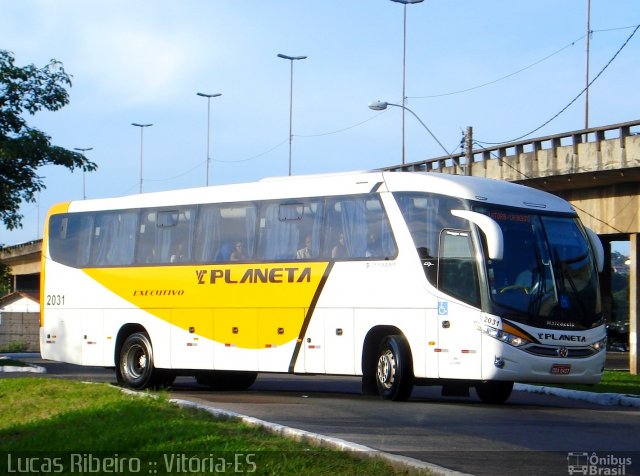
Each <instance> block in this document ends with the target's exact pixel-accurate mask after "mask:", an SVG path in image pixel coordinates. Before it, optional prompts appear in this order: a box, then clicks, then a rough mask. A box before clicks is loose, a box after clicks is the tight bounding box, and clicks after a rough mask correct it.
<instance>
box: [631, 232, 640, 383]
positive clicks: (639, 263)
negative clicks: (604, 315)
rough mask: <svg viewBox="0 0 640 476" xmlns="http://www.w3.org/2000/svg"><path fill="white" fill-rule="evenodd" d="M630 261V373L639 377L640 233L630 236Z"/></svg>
mask: <svg viewBox="0 0 640 476" xmlns="http://www.w3.org/2000/svg"><path fill="white" fill-rule="evenodd" d="M629 244H630V246H629V248H630V253H629V254H630V255H631V256H630V260H631V265H630V266H629V273H630V276H629V373H630V374H631V375H638V370H640V355H638V317H639V316H638V313H639V311H640V309H639V307H638V306H640V288H639V286H640V280H639V279H638V272H640V233H631V234H630V235H629Z"/></svg>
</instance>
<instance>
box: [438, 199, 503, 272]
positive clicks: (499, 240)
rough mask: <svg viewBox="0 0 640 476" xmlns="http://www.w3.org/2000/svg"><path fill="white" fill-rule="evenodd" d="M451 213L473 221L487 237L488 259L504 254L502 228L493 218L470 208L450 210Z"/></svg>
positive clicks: (497, 257)
mask: <svg viewBox="0 0 640 476" xmlns="http://www.w3.org/2000/svg"><path fill="white" fill-rule="evenodd" d="M451 214H452V215H453V216H456V217H460V218H464V219H465V220H469V221H470V222H471V223H475V224H476V225H477V226H478V228H480V229H481V230H482V233H484V236H485V237H486V239H487V249H488V252H489V259H497V260H501V259H502V256H503V254H504V236H503V235H502V228H500V225H498V223H497V222H496V221H495V220H494V219H493V218H491V217H488V216H487V215H483V214H482V213H478V212H472V211H471V210H451Z"/></svg>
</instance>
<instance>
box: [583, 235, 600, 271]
mask: <svg viewBox="0 0 640 476" xmlns="http://www.w3.org/2000/svg"><path fill="white" fill-rule="evenodd" d="M584 228H585V230H587V236H588V237H589V243H591V249H592V250H593V255H594V256H595V258H596V266H597V267H598V273H602V270H603V269H604V247H603V246H602V241H600V237H599V236H598V235H597V233H596V232H595V231H593V230H592V229H591V228H587V227H586V226H585V227H584Z"/></svg>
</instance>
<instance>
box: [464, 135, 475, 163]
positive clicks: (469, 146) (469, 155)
mask: <svg viewBox="0 0 640 476" xmlns="http://www.w3.org/2000/svg"><path fill="white" fill-rule="evenodd" d="M464 158H465V162H466V166H465V169H464V174H465V175H471V163H472V162H473V127H471V126H468V127H467V132H466V133H465V135H464Z"/></svg>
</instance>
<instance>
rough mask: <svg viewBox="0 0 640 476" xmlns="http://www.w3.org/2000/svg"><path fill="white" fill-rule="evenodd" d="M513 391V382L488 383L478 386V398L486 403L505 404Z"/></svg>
mask: <svg viewBox="0 0 640 476" xmlns="http://www.w3.org/2000/svg"><path fill="white" fill-rule="evenodd" d="M512 390H513V382H500V381H488V382H482V383H479V384H477V385H476V392H477V393H478V397H480V400H482V401H483V402H484V403H493V404H499V403H504V402H506V401H507V400H508V399H509V397H510V396H511V391H512Z"/></svg>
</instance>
